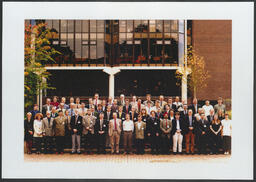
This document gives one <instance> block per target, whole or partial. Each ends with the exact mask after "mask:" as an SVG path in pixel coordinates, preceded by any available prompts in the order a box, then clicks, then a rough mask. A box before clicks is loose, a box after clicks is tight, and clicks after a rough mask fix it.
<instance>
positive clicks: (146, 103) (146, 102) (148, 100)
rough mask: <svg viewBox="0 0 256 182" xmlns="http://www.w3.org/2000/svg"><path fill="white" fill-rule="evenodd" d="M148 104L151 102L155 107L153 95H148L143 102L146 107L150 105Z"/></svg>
mask: <svg viewBox="0 0 256 182" xmlns="http://www.w3.org/2000/svg"><path fill="white" fill-rule="evenodd" d="M148 102H150V105H151V107H153V106H154V102H153V101H151V95H150V94H147V95H146V100H145V101H144V102H143V104H144V105H145V106H146V105H148Z"/></svg>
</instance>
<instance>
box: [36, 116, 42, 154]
mask: <svg viewBox="0 0 256 182" xmlns="http://www.w3.org/2000/svg"><path fill="white" fill-rule="evenodd" d="M42 119H43V115H42V114H41V113H37V114H36V115H35V120H34V124H33V128H34V135H33V137H34V140H35V145H36V153H37V154H40V152H41V150H42V138H43V133H44V125H43V122H42Z"/></svg>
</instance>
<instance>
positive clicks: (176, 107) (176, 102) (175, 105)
mask: <svg viewBox="0 0 256 182" xmlns="http://www.w3.org/2000/svg"><path fill="white" fill-rule="evenodd" d="M173 105H174V107H175V108H174V111H175V112H176V111H179V110H180V108H182V107H183V105H182V103H181V102H180V97H178V96H177V97H175V102H174V103H173Z"/></svg>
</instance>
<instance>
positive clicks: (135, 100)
mask: <svg viewBox="0 0 256 182" xmlns="http://www.w3.org/2000/svg"><path fill="white" fill-rule="evenodd" d="M137 103H138V102H137V97H136V96H135V95H134V96H133V97H132V102H131V103H130V104H131V106H134V107H136V106H137Z"/></svg>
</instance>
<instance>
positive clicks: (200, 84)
mask: <svg viewBox="0 0 256 182" xmlns="http://www.w3.org/2000/svg"><path fill="white" fill-rule="evenodd" d="M185 74H187V75H188V76H187V77H186V76H184V75H185ZM176 78H177V80H178V82H177V84H180V82H183V83H187V85H188V89H189V90H190V91H191V92H192V93H193V96H194V98H196V94H197V91H198V90H199V89H202V88H205V87H206V86H207V82H206V81H207V79H208V78H210V75H209V72H208V71H207V70H206V69H205V60H204V57H202V56H200V55H198V54H197V53H196V51H195V50H194V49H193V47H192V46H190V47H189V48H188V50H187V66H186V65H185V66H184V67H180V68H179V69H177V70H176Z"/></svg>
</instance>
